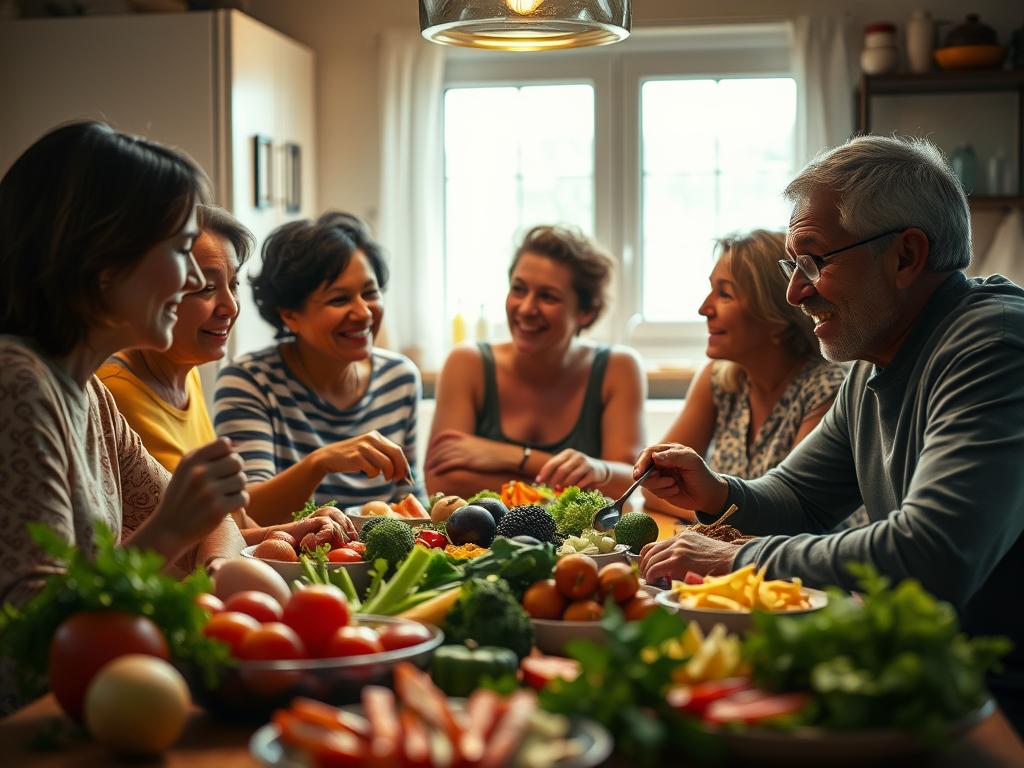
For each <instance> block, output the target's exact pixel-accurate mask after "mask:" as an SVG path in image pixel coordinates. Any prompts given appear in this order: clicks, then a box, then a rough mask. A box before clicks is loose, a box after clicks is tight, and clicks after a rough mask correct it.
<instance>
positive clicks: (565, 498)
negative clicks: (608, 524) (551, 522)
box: [548, 485, 611, 536]
mask: <svg viewBox="0 0 1024 768" xmlns="http://www.w3.org/2000/svg"><path fill="white" fill-rule="evenodd" d="M609 504H611V501H610V500H608V499H606V498H605V497H604V494H603V493H601V492H600V491H583V490H580V489H579V488H577V487H576V486H575V485H572V486H569V487H568V488H566V489H565V491H564V492H563V493H562V495H561V496H559V497H558V498H557V499H555V500H554V501H553V502H551V504H549V505H548V512H550V513H551V516H552V517H553V518H555V523H556V524H557V526H558V528H557V530H558V533H559V534H561V535H562V536H579V535H581V534H582V533H583V531H585V530H587V528H592V527H593V521H594V513H595V512H597V511H598V510H599V509H603V508H604V507H606V506H608V505H609Z"/></svg>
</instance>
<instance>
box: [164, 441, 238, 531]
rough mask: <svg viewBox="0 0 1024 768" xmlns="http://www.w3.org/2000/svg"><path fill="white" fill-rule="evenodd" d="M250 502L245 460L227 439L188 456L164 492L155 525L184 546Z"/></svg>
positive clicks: (186, 455)
mask: <svg viewBox="0 0 1024 768" xmlns="http://www.w3.org/2000/svg"><path fill="white" fill-rule="evenodd" d="M248 503H249V494H248V493H246V491H245V475H244V474H243V473H242V458H241V457H240V456H239V455H238V454H237V453H235V452H234V450H232V448H231V442H230V441H229V440H227V439H225V438H220V439H218V440H214V441H213V442H212V443H208V444H206V445H204V446H202V447H201V448H197V449H196V450H194V451H192V452H191V453H187V454H185V456H184V457H183V458H182V460H181V462H180V463H179V464H178V468H177V469H176V470H175V471H174V474H173V475H172V476H171V481H170V482H169V483H168V484H167V488H166V490H165V491H164V495H163V499H162V500H161V502H160V507H159V508H158V509H157V511H156V513H155V514H154V516H153V517H154V519H153V524H154V525H156V526H158V527H159V533H160V534H161V535H163V536H165V537H167V538H170V539H176V540H178V541H179V543H180V545H181V546H183V547H187V546H191V545H192V544H194V543H196V542H197V541H199V540H200V539H202V538H203V537H204V536H206V535H207V534H208V533H210V532H211V531H212V530H213V529H214V528H216V527H217V526H218V525H219V524H220V523H221V521H223V520H224V518H225V517H227V516H228V515H229V514H231V512H233V511H234V510H236V509H238V508H239V507H244V506H245V505H246V504H248Z"/></svg>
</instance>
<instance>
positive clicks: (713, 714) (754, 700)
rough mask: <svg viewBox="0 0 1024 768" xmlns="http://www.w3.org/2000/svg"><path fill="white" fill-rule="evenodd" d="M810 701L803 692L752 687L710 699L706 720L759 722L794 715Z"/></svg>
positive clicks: (717, 721) (715, 721)
mask: <svg viewBox="0 0 1024 768" xmlns="http://www.w3.org/2000/svg"><path fill="white" fill-rule="evenodd" d="M810 700H811V697H810V696H809V695H808V694H806V693H772V692H771V691H765V690H761V689H759V688H751V689H750V690H746V691H739V692H738V693H734V694H732V695H731V696H726V697H725V698H723V699H718V700H716V701H713V702H711V704H709V705H708V707H707V709H706V710H705V711H704V719H705V720H706V721H707V722H709V723H716V724H723V723H759V722H762V721H764V720H772V719H774V718H777V717H786V716H788V715H795V714H797V713H798V712H800V710H802V709H803V708H804V707H806V706H807V703H808V702H809V701H810Z"/></svg>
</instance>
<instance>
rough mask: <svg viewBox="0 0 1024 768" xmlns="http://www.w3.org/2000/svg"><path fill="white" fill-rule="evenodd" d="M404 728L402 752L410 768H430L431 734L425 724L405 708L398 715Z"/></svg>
mask: <svg viewBox="0 0 1024 768" xmlns="http://www.w3.org/2000/svg"><path fill="white" fill-rule="evenodd" d="M398 722H399V724H400V725H401V727H402V752H403V754H404V756H405V765H406V766H408V767H409V768H430V764H431V763H430V733H429V732H428V731H427V727H426V726H425V725H424V724H423V722H422V721H421V720H420V719H419V718H418V717H416V715H414V714H413V713H412V711H411V710H409V709H405V708H403V709H402V710H401V711H399V713H398Z"/></svg>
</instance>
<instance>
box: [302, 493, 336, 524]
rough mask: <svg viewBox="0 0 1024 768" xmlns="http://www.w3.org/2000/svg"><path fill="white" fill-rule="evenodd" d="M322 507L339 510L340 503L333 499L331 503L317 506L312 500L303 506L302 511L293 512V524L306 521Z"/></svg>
mask: <svg viewBox="0 0 1024 768" xmlns="http://www.w3.org/2000/svg"><path fill="white" fill-rule="evenodd" d="M321 507H334V508H337V507H338V502H336V501H335V500H334V499H331V500H330V501H328V502H326V503H324V504H317V503H316V501H315V500H313V499H310V500H309V501H307V502H306V503H305V504H303V505H302V509H300V510H298V511H297V512H292V522H293V523H295V522H298V521H299V520H305V519H306V518H307V517H309V516H310V515H312V514H313V513H314V512H316V511H317V510H318V509H320V508H321Z"/></svg>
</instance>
